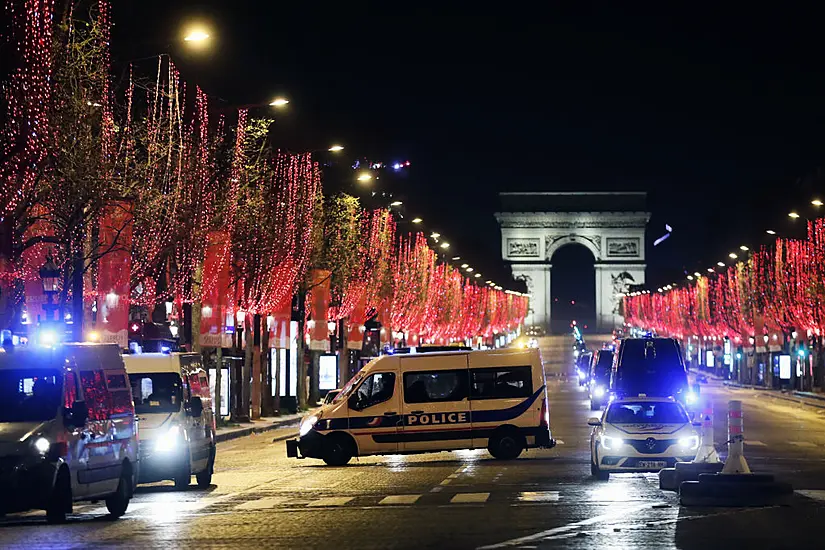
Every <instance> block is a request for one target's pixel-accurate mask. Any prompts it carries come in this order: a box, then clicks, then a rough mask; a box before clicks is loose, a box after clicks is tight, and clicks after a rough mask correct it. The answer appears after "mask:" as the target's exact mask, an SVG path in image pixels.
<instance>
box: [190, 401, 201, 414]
mask: <svg viewBox="0 0 825 550" xmlns="http://www.w3.org/2000/svg"><path fill="white" fill-rule="evenodd" d="M202 414H203V401H201V398H200V397H193V398H192V399H190V400H189V416H193V417H197V416H200V415H202Z"/></svg>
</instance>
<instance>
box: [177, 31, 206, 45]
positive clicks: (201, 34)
mask: <svg viewBox="0 0 825 550" xmlns="http://www.w3.org/2000/svg"><path fill="white" fill-rule="evenodd" d="M209 38H210V36H209V33H208V32H206V31H205V30H203V29H192V30H190V31H189V32H188V33H186V36H184V37H183V41H184V42H192V43H195V44H202V43H204V42H206V41H207V40H209Z"/></svg>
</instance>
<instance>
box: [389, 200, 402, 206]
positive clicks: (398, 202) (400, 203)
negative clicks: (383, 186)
mask: <svg viewBox="0 0 825 550" xmlns="http://www.w3.org/2000/svg"><path fill="white" fill-rule="evenodd" d="M402 204H404V203H403V202H401V201H393V202H391V203H390V206H401V205H402Z"/></svg>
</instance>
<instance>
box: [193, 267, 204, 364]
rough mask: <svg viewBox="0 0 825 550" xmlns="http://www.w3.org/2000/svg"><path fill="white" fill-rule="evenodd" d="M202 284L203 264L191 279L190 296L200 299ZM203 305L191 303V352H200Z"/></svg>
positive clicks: (197, 301)
mask: <svg viewBox="0 0 825 550" xmlns="http://www.w3.org/2000/svg"><path fill="white" fill-rule="evenodd" d="M202 284H203V264H201V265H199V266H198V267H197V268H196V269H195V274H194V276H193V277H192V295H193V296H198V298H200V294H201V285H202ZM202 308H203V303H202V302H201V301H200V299H198V300H196V301H195V302H193V303H192V330H191V332H192V351H194V352H195V353H200V352H201V312H202V311H203V310H202Z"/></svg>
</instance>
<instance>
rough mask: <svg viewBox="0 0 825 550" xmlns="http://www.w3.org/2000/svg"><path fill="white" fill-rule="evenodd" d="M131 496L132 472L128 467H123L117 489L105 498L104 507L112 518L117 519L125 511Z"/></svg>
mask: <svg viewBox="0 0 825 550" xmlns="http://www.w3.org/2000/svg"><path fill="white" fill-rule="evenodd" d="M131 498H132V473H131V472H130V471H129V470H128V468H124V469H123V473H122V474H121V475H120V482H119V483H118V484H117V491H115V493H114V494H113V495H112V496H110V497H109V498H107V499H106V509H107V510H109V515H111V516H112V519H117V518H119V517H120V516H122V515H123V514H125V513H126V509H127V508H128V507H129V500H130V499H131Z"/></svg>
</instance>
